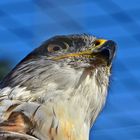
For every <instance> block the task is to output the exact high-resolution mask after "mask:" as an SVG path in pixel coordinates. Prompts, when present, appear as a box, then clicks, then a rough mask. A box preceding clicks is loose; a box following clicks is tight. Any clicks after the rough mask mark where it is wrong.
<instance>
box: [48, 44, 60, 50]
mask: <svg viewBox="0 0 140 140" xmlns="http://www.w3.org/2000/svg"><path fill="white" fill-rule="evenodd" d="M61 49H62V48H61V46H59V45H57V44H50V45H49V46H48V51H49V52H56V51H59V50H61Z"/></svg>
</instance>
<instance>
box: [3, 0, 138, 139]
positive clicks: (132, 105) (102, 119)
mask: <svg viewBox="0 0 140 140" xmlns="http://www.w3.org/2000/svg"><path fill="white" fill-rule="evenodd" d="M73 33H90V34H93V35H96V36H98V37H103V38H107V39H112V40H115V41H116V42H117V43H118V51H117V57H116V59H115V62H114V67H113V76H112V78H111V85H110V91H109V96H108V99H107V104H106V106H105V109H104V110H103V112H102V113H101V115H100V116H99V117H98V119H97V121H96V123H95V125H94V126H93V128H92V130H91V133H90V140H93V139H94V140H126V139H127V140H140V93H139V91H140V72H139V68H140V60H139V59H140V1H139V0H127V1H126V0H71V1H66V0H1V1H0V77H1V78H2V77H3V76H4V75H5V74H6V73H7V72H8V71H9V70H10V69H11V68H13V67H14V66H15V64H16V63H18V62H19V61H20V60H21V59H22V58H23V57H24V56H26V55H27V54H28V53H29V52H30V51H32V50H33V49H34V48H36V47H37V46H39V44H40V43H41V42H42V41H44V40H46V39H48V38H49V37H51V36H54V35H56V34H73Z"/></svg>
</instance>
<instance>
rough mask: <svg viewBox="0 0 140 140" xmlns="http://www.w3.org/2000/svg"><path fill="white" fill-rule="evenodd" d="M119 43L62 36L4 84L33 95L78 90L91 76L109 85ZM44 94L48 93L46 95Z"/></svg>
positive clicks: (25, 61)
mask: <svg viewBox="0 0 140 140" xmlns="http://www.w3.org/2000/svg"><path fill="white" fill-rule="evenodd" d="M115 50H116V43H115V42H114V41H111V40H105V39H102V38H96V37H95V36H91V35H85V34H83V35H62V36H55V37H52V38H50V39H49V40H47V41H45V42H44V43H43V44H42V45H41V46H40V47H38V48H36V49H35V50H34V51H32V52H31V53H30V54H29V55H27V56H26V57H25V58H24V59H23V60H22V61H21V62H20V63H19V64H18V65H17V66H16V67H15V68H14V69H13V70H12V71H11V72H10V73H9V74H8V76H6V77H5V79H4V80H3V81H2V83H1V88H3V87H6V86H9V87H16V86H21V87H26V88H27V89H28V90H30V91H32V92H37V91H41V93H42V92H49V93H50V92H57V93H58V92H59V91H60V90H63V92H64V90H66V89H75V88H77V87H78V86H79V85H81V83H82V82H83V81H84V80H85V79H86V77H87V76H89V77H91V78H93V77H95V78H96V81H98V84H99V86H100V84H102V83H105V84H106V86H107V85H108V84H107V82H108V80H106V79H108V77H109V75H110V69H111V65H112V60H113V57H114V54H115ZM42 90H44V91H42Z"/></svg>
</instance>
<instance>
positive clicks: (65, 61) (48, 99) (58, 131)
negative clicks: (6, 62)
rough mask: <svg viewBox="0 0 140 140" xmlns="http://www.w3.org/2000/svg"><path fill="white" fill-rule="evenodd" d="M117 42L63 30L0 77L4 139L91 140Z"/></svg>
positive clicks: (0, 118)
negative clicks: (90, 135)
mask: <svg viewBox="0 0 140 140" xmlns="http://www.w3.org/2000/svg"><path fill="white" fill-rule="evenodd" d="M115 50H116V43H115V42H114V41H112V40H105V39H102V38H97V37H95V36H92V35H87V34H81V35H78V34H75V35H60V36H55V37H52V38H50V39H48V40H47V41H45V42H44V43H43V44H42V45H41V46H40V47H38V48H36V49H35V50H33V51H32V52H31V53H30V54H29V55H27V56H26V57H25V58H24V59H23V60H22V61H21V62H20V63H19V64H17V65H16V67H15V68H14V69H13V70H12V71H11V72H10V73H9V74H8V75H7V76H6V77H5V78H4V79H3V80H2V81H1V83H0V140H89V131H90V128H91V126H92V125H93V124H94V122H95V119H96V118H97V116H98V114H99V113H100V111H101V109H102V108H103V106H104V104H105V100H106V97H107V91H108V85H109V77H110V73H111V72H110V71H111V66H112V60H113V58H114V54H115Z"/></svg>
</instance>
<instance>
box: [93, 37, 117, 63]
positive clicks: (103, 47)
mask: <svg viewBox="0 0 140 140" xmlns="http://www.w3.org/2000/svg"><path fill="white" fill-rule="evenodd" d="M97 42H101V43H99V44H100V45H99V46H97V49H95V50H93V54H96V55H97V56H100V57H102V58H103V59H105V60H106V61H107V64H108V65H110V64H111V62H112V59H113V57H114V55H115V51H116V43H115V42H114V41H112V40H102V39H101V40H100V39H99V40H97Z"/></svg>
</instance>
